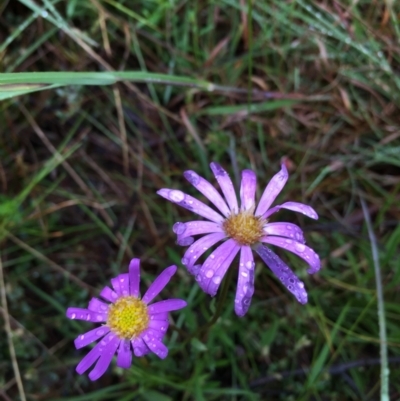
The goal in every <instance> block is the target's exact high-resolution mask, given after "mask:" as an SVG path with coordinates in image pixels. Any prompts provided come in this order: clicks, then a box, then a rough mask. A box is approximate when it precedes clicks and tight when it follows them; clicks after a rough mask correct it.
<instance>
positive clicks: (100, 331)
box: [96, 329, 104, 336]
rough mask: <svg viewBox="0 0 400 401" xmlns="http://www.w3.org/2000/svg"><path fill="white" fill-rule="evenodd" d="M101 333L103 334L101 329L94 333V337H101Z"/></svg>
mask: <svg viewBox="0 0 400 401" xmlns="http://www.w3.org/2000/svg"><path fill="white" fill-rule="evenodd" d="M103 333H104V330H103V329H99V330H97V331H96V335H97V336H101V335H103Z"/></svg>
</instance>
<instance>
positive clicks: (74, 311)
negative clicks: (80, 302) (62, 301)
mask: <svg viewBox="0 0 400 401" xmlns="http://www.w3.org/2000/svg"><path fill="white" fill-rule="evenodd" d="M66 316H67V317H68V318H70V319H75V320H86V321H87V322H98V323H100V322H105V321H106V320H107V313H98V312H93V311H90V310H89V309H83V308H68V309H67V313H66Z"/></svg>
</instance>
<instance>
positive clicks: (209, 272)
mask: <svg viewBox="0 0 400 401" xmlns="http://www.w3.org/2000/svg"><path fill="white" fill-rule="evenodd" d="M213 275H214V271H213V270H211V269H210V270H207V271H206V277H207V278H211V277H212V276H213Z"/></svg>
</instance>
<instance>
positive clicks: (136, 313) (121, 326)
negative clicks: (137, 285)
mask: <svg viewBox="0 0 400 401" xmlns="http://www.w3.org/2000/svg"><path fill="white" fill-rule="evenodd" d="M149 320H150V318H149V313H148V312H147V306H146V304H145V303H144V302H142V301H141V300H140V299H138V298H135V297H131V296H126V297H121V298H119V299H118V300H117V301H116V302H115V304H112V305H110V306H109V309H108V319H107V326H108V327H109V328H110V329H111V331H113V332H114V333H116V334H117V335H118V336H119V337H120V338H124V339H126V340H131V339H132V338H135V337H137V336H138V335H139V334H140V333H142V332H143V331H144V330H146V329H147V327H148V326H149Z"/></svg>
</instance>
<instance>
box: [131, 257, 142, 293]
mask: <svg viewBox="0 0 400 401" xmlns="http://www.w3.org/2000/svg"><path fill="white" fill-rule="evenodd" d="M139 285H140V259H137V258H134V259H132V260H131V262H130V263H129V291H130V294H131V296H132V297H136V298H137V297H139V292H140V290H139Z"/></svg>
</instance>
